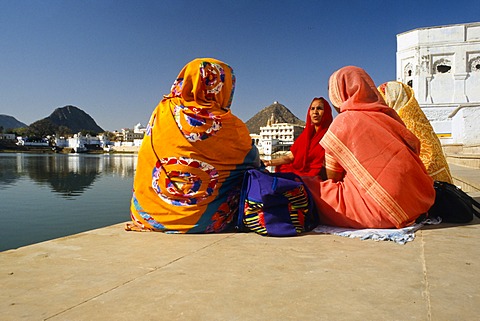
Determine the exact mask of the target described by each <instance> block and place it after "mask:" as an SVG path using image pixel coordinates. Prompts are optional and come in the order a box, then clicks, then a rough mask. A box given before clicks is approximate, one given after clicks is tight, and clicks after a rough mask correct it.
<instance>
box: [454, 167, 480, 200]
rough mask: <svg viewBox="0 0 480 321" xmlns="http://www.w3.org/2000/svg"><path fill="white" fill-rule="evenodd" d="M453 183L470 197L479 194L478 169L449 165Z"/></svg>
mask: <svg viewBox="0 0 480 321" xmlns="http://www.w3.org/2000/svg"><path fill="white" fill-rule="evenodd" d="M448 166H449V167H450V173H451V174H452V178H453V183H454V184H455V185H457V186H459V187H460V188H461V189H462V190H463V191H464V192H465V193H469V194H471V195H472V197H476V196H478V195H479V194H480V169H478V168H471V167H466V166H460V165H457V164H453V163H449V164H448Z"/></svg>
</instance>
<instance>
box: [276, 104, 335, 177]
mask: <svg viewBox="0 0 480 321" xmlns="http://www.w3.org/2000/svg"><path fill="white" fill-rule="evenodd" d="M317 100H320V101H322V103H323V115H322V119H321V121H320V124H319V126H318V128H317V130H315V126H314V124H313V123H312V120H311V117H310V108H311V106H312V104H313V102H314V101H317ZM332 120H333V117H332V108H331V107H330V105H329V103H328V102H327V100H326V99H325V98H323V97H320V98H314V99H313V100H312V102H311V103H310V106H309V108H308V111H307V117H306V125H305V129H304V130H303V132H302V133H301V134H300V136H298V138H297V139H296V140H295V142H294V144H293V145H292V147H291V148H290V151H291V152H292V154H293V156H294V160H293V163H292V164H291V170H292V171H293V172H295V173H297V174H298V175H300V176H315V175H318V174H319V173H320V170H321V168H322V166H323V163H324V159H325V150H324V149H323V147H322V146H321V145H320V140H321V139H322V137H323V136H324V135H325V133H326V132H327V130H328V126H330V124H331V123H332ZM282 171H285V170H284V169H283V167H282Z"/></svg>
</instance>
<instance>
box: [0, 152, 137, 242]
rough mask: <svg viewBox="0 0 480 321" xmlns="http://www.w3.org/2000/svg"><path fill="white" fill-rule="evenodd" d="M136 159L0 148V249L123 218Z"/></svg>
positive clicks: (121, 155) (127, 218) (126, 213)
mask: <svg viewBox="0 0 480 321" xmlns="http://www.w3.org/2000/svg"><path fill="white" fill-rule="evenodd" d="M136 161H137V156H136V155H134V154H99V155H92V154H29V153H0V222H1V228H0V251H4V250H7V249H12V248H18V247H21V246H25V245H29V244H33V243H38V242H42V241H46V240H50V239H54V238H58V237H62V236H66V235H71V234H75V233H79V232H83V231H87V230H91V229H95V228H100V227H104V226H108V225H112V224H116V223H120V222H125V221H128V220H129V219H130V214H129V202H130V198H131V195H132V184H133V175H134V172H135V167H136Z"/></svg>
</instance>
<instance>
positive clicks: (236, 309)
mask: <svg viewBox="0 0 480 321" xmlns="http://www.w3.org/2000/svg"><path fill="white" fill-rule="evenodd" d="M452 172H453V171H452ZM467 176H468V175H467ZM479 245H480V219H478V218H475V219H474V220H473V221H472V222H471V223H469V224H464V225H451V224H440V225H437V226H428V227H425V228H423V229H422V230H420V231H418V232H417V233H416V238H415V240H414V241H412V242H409V243H407V244H405V245H399V244H396V243H393V242H387V241H380V242H375V241H372V240H365V241H361V240H359V239H349V238H344V237H340V236H333V235H322V234H315V233H308V234H305V235H303V236H299V237H292V238H272V237H262V236H259V235H257V234H254V233H248V234H244V233H231V234H215V235H170V234H163V233H138V232H137V233H136V232H125V231H124V230H123V224H117V225H113V226H109V227H106V228H101V229H97V230H92V231H88V232H85V233H80V234H77V235H71V236H68V237H64V238H59V239H55V240H51V241H47V242H43V243H38V244H34V245H30V246H26V247H22V248H19V249H16V250H9V251H5V252H1V253H0V284H1V291H0V315H1V318H0V319H2V320H382V321H383V320H435V321H436V320H478V318H479V315H480V288H479V284H480V274H479V273H478V271H479V267H480V246H479Z"/></svg>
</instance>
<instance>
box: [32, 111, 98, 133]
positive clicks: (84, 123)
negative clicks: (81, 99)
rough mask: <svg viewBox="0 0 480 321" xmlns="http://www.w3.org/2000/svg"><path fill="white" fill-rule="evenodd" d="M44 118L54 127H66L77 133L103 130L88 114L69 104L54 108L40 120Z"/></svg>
mask: <svg viewBox="0 0 480 321" xmlns="http://www.w3.org/2000/svg"><path fill="white" fill-rule="evenodd" d="M45 120H48V121H50V122H51V123H52V124H53V125H54V126H56V127H60V126H65V127H68V128H69V129H70V130H71V131H72V132H73V133H78V132H80V131H82V130H86V131H93V132H96V133H101V132H103V131H104V130H103V129H102V128H101V127H100V126H98V125H97V123H96V122H95V120H93V118H92V117H91V116H90V115H89V114H87V113H86V112H84V111H83V110H81V109H80V108H78V107H75V106H70V105H69V106H65V107H61V108H57V109H55V110H54V111H53V113H51V114H50V116H48V117H46V118H44V119H43V120H41V121H45Z"/></svg>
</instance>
